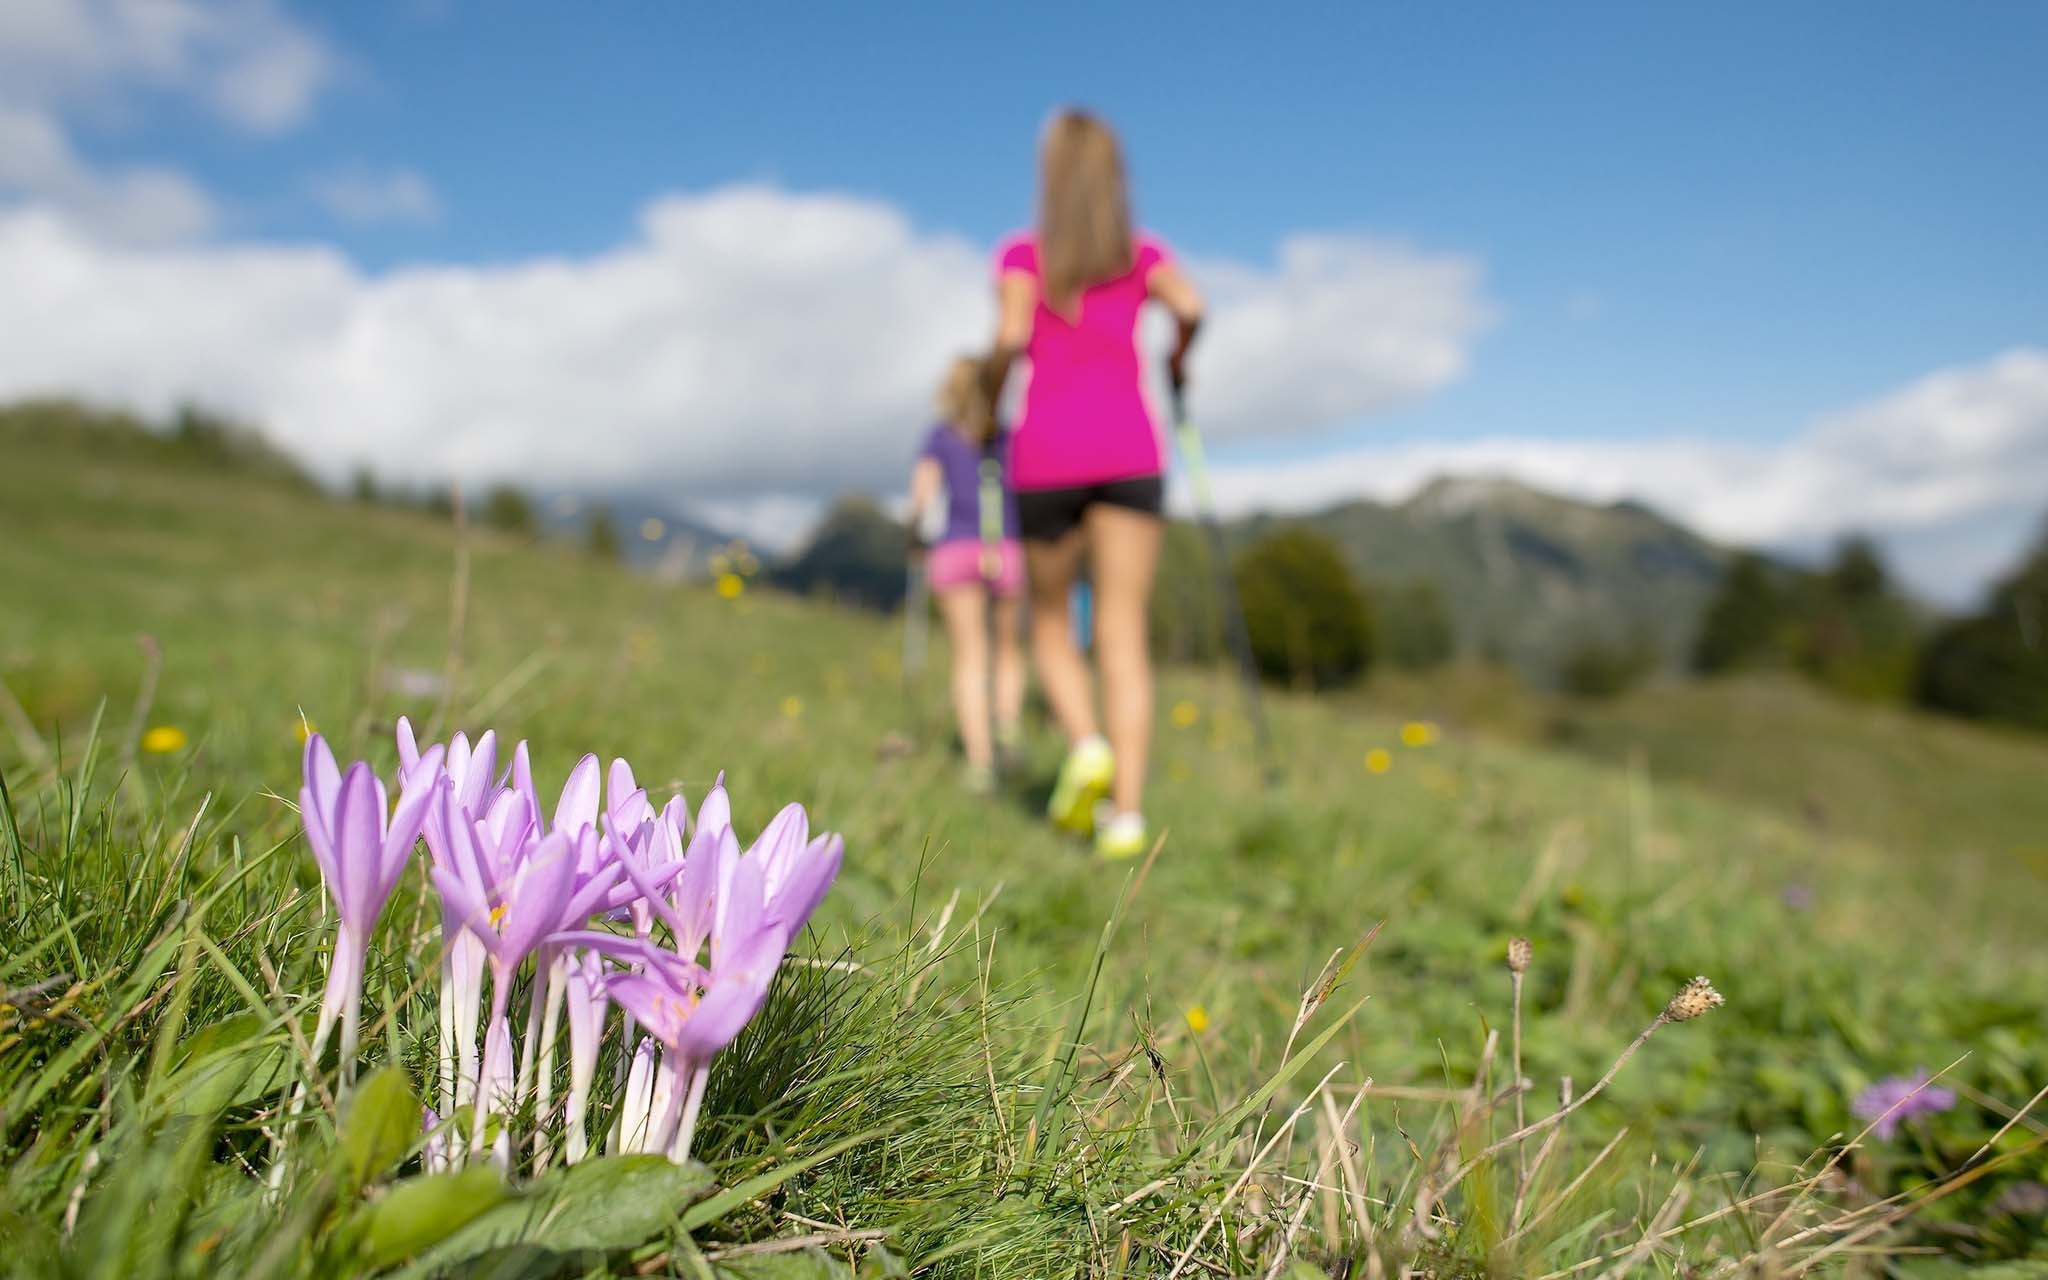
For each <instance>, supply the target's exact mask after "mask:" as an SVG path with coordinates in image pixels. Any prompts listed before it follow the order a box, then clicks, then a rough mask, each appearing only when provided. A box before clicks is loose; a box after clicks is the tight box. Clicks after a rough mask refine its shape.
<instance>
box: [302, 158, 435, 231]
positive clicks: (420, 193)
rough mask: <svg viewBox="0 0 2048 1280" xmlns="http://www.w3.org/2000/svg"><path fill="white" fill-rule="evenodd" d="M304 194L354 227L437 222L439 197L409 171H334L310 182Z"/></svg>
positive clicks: (426, 182) (418, 176)
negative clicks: (373, 224) (308, 192)
mask: <svg viewBox="0 0 2048 1280" xmlns="http://www.w3.org/2000/svg"><path fill="white" fill-rule="evenodd" d="M308 190H309V191H310V192H311V194H312V196H313V199H314V200H315V201H317V202H318V203H319V204H320V206H321V207H322V208H324V209H326V210H327V211H328V212H329V213H331V214H333V215H334V216H335V217H337V218H339V219H341V220H342V221H343V222H348V223H353V224H355V225H357V226H365V225H369V224H372V223H379V222H410V223H433V222H439V221H440V220H441V197H440V196H439V195H438V194H436V193H435V191H434V185H433V184H432V183H431V182H428V181H427V180H426V178H424V177H423V176H421V175H420V174H418V173H415V172H413V171H412V170H410V169H393V170H390V171H387V172H376V171H372V170H369V169H360V168H357V169H338V170H335V171H334V172H332V173H324V174H320V175H318V176H317V177H315V178H313V179H312V180H311V182H310V183H308Z"/></svg>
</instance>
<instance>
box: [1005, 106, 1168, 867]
mask: <svg viewBox="0 0 2048 1280" xmlns="http://www.w3.org/2000/svg"><path fill="white" fill-rule="evenodd" d="M1148 301H1152V302H1159V303H1162V304H1164V305H1165V307H1166V309H1167V310H1168V311H1169V312H1171V313H1172V314H1173V316H1174V318H1175V320H1177V321H1178V326H1177V337H1176V340H1175V343H1174V347H1173V351H1172V354H1171V355H1170V357H1169V358H1168V373H1169V375H1170V376H1171V377H1172V378H1173V380H1174V382H1175V384H1176V385H1179V383H1180V382H1181V381H1182V376H1183V371H1184V361H1185V359H1186V357H1187V352H1188V345H1189V343H1191V342H1192V341H1193V340H1194V336H1195V330H1196V328H1197V327H1198V326H1199V325H1200V323H1201V318H1202V299H1201V296H1200V295H1199V294H1198V293H1196V292H1195V288H1194V286H1193V285H1192V284H1190V283H1189V282H1188V279H1187V277H1186V276H1184V275H1183V274H1181V271H1180V268H1179V267H1177V266H1175V265H1174V263H1173V260H1172V259H1171V258H1170V257H1169V256H1168V255H1167V252H1166V249H1165V248H1164V246H1162V245H1161V244H1160V243H1159V242H1158V241H1157V240H1155V239H1153V238H1152V237H1150V236H1148V235H1145V234H1143V233H1141V232H1139V231H1137V230H1135V229H1134V228H1133V226H1132V224H1131V210H1130V200H1129V197H1128V196H1127V194H1126V192H1125V186H1124V166H1123V157H1122V154H1121V152H1120V150H1119V149H1118V147H1117V141H1116V135H1115V134H1113V133H1111V132H1110V130H1109V128H1108V126H1107V125H1104V124H1103V123H1102V122H1101V121H1099V120H1097V119H1095V118H1094V117H1093V116H1090V115H1088V114H1086V113H1084V112H1080V111H1065V112H1062V113H1060V114H1059V115H1058V116H1057V117H1055V118H1054V119H1053V121H1052V124H1051V126H1050V127H1049V128H1047V130H1046V134H1045V140H1044V143H1043V145H1042V148H1041V152H1040V174H1039V194H1038V226H1037V229H1036V230H1035V231H1033V232H1029V233H1026V234H1024V235H1020V236H1017V237H1015V238H1013V239H1012V240H1010V241H1009V242H1008V243H1007V244H1005V245H1004V246H1003V248H1002V250H1001V252H1000V254H999V256H998V259H997V284H996V302H997V318H996V340H995V349H994V351H993V352H992V353H991V354H990V357H989V383H988V385H989V392H988V395H989V401H990V403H992V404H993V403H996V402H997V401H998V399H999V397H1000V393H1001V391H1002V385H1003V380H1004V377H1005V375H1006V374H1007V373H1008V372H1009V367H1010V365H1011V363H1012V362H1013V361H1014V360H1015V359H1016V357H1018V356H1019V355H1025V356H1029V357H1030V361H1031V377H1030V382H1029V385H1028V386H1027V387H1026V389H1025V395H1024V410H1023V415H1022V416H1021V417H1020V418H1019V419H1018V422H1017V429H1016V440H1015V442H1014V443H1013V445H1012V447H1011V465H1012V468H1013V474H1014V479H1015V481H1016V485H1017V510H1018V515H1019V517H1020V519H1021V528H1022V530H1023V536H1024V556H1025V566H1026V570H1027V573H1028V575H1029V578H1030V582H1031V652H1032V657H1033V658H1034V660H1035V661H1036V663H1037V666H1038V678H1039V682H1040V684H1041V685H1043V687H1044V689H1045V695H1046V700H1047V701H1048V702H1050V703H1051V704H1052V710H1053V714H1054V716H1055V717H1057V718H1058V720H1059V724H1060V728H1061V730H1062V731H1063V732H1064V733H1065V734H1066V737H1067V743H1068V751H1067V758H1066V763H1065V764H1064V765H1062V766H1061V768H1060V774H1059V780H1058V782H1057V783H1056V784H1055V785H1054V788H1053V794H1052V800H1051V803H1050V805H1049V816H1050V817H1051V818H1052V820H1053V821H1054V822H1055V823H1057V824H1058V825H1060V826H1062V827H1065V828H1067V829H1069V830H1072V831H1075V832H1077V833H1080V834H1084V835H1085V834H1089V833H1091V832H1092V833H1093V835H1094V837H1095V847H1096V851H1097V852H1098V853H1100V854H1102V855H1103V856H1105V857H1112V858H1127V857H1130V856H1132V855H1133V854H1138V853H1143V852H1144V851H1145V849H1146V838H1145V818H1144V809H1143V800H1144V794H1145V763H1146V753H1147V751H1148V749H1149V748H1150V746H1151V739H1152V666H1151V657H1150V653H1149V651H1148V650H1147V648H1146V636H1145V629H1146V615H1147V611H1148V608H1149V604H1150V601H1151V596H1152V579H1153V576H1154V574H1155V572H1156V571H1157V569H1158V565H1159V544H1160V539H1161V537H1162V536H1163V532H1164V531H1163V526H1162V525H1161V522H1160V505H1161V500H1162V488H1163V485H1162V481H1161V475H1160V473H1161V471H1162V470H1163V459H1162V456H1161V449H1160V439H1159V430H1158V427H1157V425H1156V423H1155V422H1154V420H1153V415H1152V410H1151V407H1150V406H1149V405H1148V404H1147V403H1146V397H1145V392H1144V387H1143V377H1142V374H1141V370H1140V367H1139V363H1138V341H1137V326H1138V316H1139V313H1140V312H1141V311H1142V310H1143V309H1144V304H1145V303H1146V302H1148ZM1083 561H1086V563H1087V566H1088V574H1089V578H1090V581H1091V584H1092V593H1091V610H1090V612H1091V613H1092V614H1093V617H1092V622H1093V624H1094V649H1095V655H1094V656H1095V662H1096V666H1097V668H1098V669H1099V671H1100V673H1101V677H1102V709H1103V720H1102V722H1101V723H1098V722H1097V720H1096V716H1095V697H1094V690H1093V689H1092V688H1091V683H1092V682H1091V680H1090V674H1089V669H1088V660H1087V658H1086V657H1085V656H1084V655H1083V654H1082V652H1081V650H1080V648H1079V647H1078V646H1077V645H1076V644H1075V637H1074V627H1073V622H1072V620H1071V619H1070V618H1069V616H1068V599H1069V592H1070V588H1071V587H1072V586H1073V583H1074V581H1075V579H1076V578H1077V577H1078V576H1079V574H1080V572H1081V568H1082V564H1083ZM1104 726H1106V727H1107V729H1108V736H1107V737H1104V736H1103V732H1102V730H1103V727H1104ZM1105 796H1106V797H1107V798H1108V799H1107V802H1106V803H1102V802H1103V801H1104V797H1105ZM1098 806H1099V809H1100V811H1099V812H1098Z"/></svg>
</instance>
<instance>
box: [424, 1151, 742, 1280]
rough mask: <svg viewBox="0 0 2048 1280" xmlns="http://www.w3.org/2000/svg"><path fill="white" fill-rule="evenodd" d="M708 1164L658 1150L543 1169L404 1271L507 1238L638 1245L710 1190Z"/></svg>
mask: <svg viewBox="0 0 2048 1280" xmlns="http://www.w3.org/2000/svg"><path fill="white" fill-rule="evenodd" d="M711 1186H712V1177H711V1171H710V1170H708V1169H706V1168H705V1167H704V1166H703V1165H700V1164H688V1165H678V1164H671V1163H670V1162H669V1161H668V1160H667V1159H666V1158H665V1157H662V1156H649V1155H631V1156H610V1157H606V1158H604V1159H599V1160H586V1161H584V1162H583V1163H582V1164H578V1165H573V1166H571V1167H569V1168H566V1169H560V1170H557V1171H555V1172H553V1173H550V1174H548V1175H547V1176H546V1177H544V1178H542V1179H540V1180H539V1181H538V1182H536V1183H534V1184H533V1186H531V1187H530V1188H529V1189H528V1190H527V1191H525V1192H524V1193H523V1194H519V1195H515V1196H511V1197H508V1198H507V1199H505V1200H504V1201H503V1202H502V1203H499V1204H497V1205H494V1206H492V1207H491V1208H490V1209H489V1210H487V1211H486V1212H484V1213H481V1214H479V1215H477V1216H476V1217H475V1218H473V1219H471V1220H470V1221H469V1222H467V1223H466V1224H464V1225H463V1226H462V1227H461V1229H459V1230H457V1231H454V1232H452V1233H450V1234H449V1235H448V1236H447V1237H446V1238H445V1239H443V1240H442V1241H441V1242H440V1243H438V1244H436V1245H435V1246H434V1247H433V1248H431V1249H429V1250H427V1251H426V1252H425V1253H423V1254H422V1255H420V1257H419V1258H418V1260H417V1261H416V1262H415V1264H414V1266H413V1267H412V1268H410V1269H409V1270H408V1271H407V1272H406V1274H408V1275H426V1274H430V1273H432V1272H435V1271H438V1270H440V1269H441V1268H444V1267H447V1266H449V1265H451V1264H453V1263H457V1262H462V1261H465V1260H467V1259H471V1258H478V1257H481V1256H483V1255H484V1254H487V1253H492V1252H494V1251H496V1250H502V1249H506V1248H508V1247H510V1246H513V1245H533V1246H538V1247H540V1248H543V1249H546V1250H549V1251H552V1252H557V1253H573V1252H577V1251H583V1250H589V1251H596V1252H609V1251H611V1250H615V1249H630V1248H632V1247H633V1246H635V1245H639V1244H645V1243H646V1242H647V1241H649V1240H652V1239H654V1238H655V1237H656V1236H659V1235H661V1234H663V1233H664V1232H666V1231H668V1230H670V1229H672V1228H673V1227H675V1226H676V1224H677V1220H678V1219H679V1218H681V1216H682V1213H683V1210H684V1209H686V1208H687V1207H689V1204H690V1202H691V1201H693V1200H695V1199H696V1198H697V1197H699V1196H701V1195H703V1194H704V1193H705V1192H706V1191H708V1190H710V1188H711Z"/></svg>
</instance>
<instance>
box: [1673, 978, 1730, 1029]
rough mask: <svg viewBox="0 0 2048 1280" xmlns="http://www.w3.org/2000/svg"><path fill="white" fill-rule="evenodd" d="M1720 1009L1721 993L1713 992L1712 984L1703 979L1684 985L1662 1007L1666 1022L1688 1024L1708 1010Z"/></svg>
mask: <svg viewBox="0 0 2048 1280" xmlns="http://www.w3.org/2000/svg"><path fill="white" fill-rule="evenodd" d="M1720 1007H1721V993H1720V992H1718V991H1716V990H1714V984H1713V983H1711V982H1708V981H1707V980H1706V979H1705V978H1704V977H1701V978H1694V979H1693V980H1692V981H1691V982H1688V983H1686V984H1685V986H1684V987H1683V988H1681V989H1680V990H1679V992H1678V994H1677V995H1675V996H1673V997H1671V1003H1670V1004H1667V1005H1665V1006H1664V1020H1665V1021H1666V1022H1690V1021H1691V1020H1692V1019H1694V1018H1697V1017H1699V1016H1700V1015H1701V1014H1703V1013H1705V1012H1707V1010H1709V1009H1718V1008H1720Z"/></svg>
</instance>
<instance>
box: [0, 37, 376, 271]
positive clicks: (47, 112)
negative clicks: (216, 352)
mask: <svg viewBox="0 0 2048 1280" xmlns="http://www.w3.org/2000/svg"><path fill="white" fill-rule="evenodd" d="M335 66H336V61H335V58H334V57H333V55H332V54H331V53H329V52H328V50H327V47H326V45H325V44H323V43H322V42H321V41H320V40H319V39H318V38H317V37H315V36H314V35H312V34H311V33H309V32H308V31H306V30H305V29H304V28H302V27H301V26H299V25H298V24H297V23H295V22H294V21H292V20H291V19H290V18H289V17H287V16H286V15H285V14H284V13H283V11H282V10H281V9H280V8H279V7H278V6H277V5H276V4H275V3H272V0H211V2H202V0H5V2H4V3H0V208H4V207H5V205H6V204H7V203H10V202H11V203H15V204H22V203H34V204H38V205H41V206H43V207H45V208H51V209H56V210H58V211H60V212H62V213H63V214H65V215H66V216H67V217H68V218H69V219H71V220H72V221H73V222H74V223H75V224H76V225H78V226H80V227H83V228H85V229H86V230H88V231H90V232H91V233H92V234H93V235H95V236H98V237H100V238H102V239H108V240H119V241H128V242H133V243H141V244H152V243H161V242H165V241H170V240H178V239H185V238H190V237H193V236H198V235H201V234H204V233H205V232H207V231H208V230H210V229H211V228H212V226H213V224H214V222H215V217H216V214H215V209H214V205H213V201H212V200H211V199H209V198H208V197H207V195H206V193H205V192H204V191H203V190H201V189H200V188H199V186H198V185H197V184H196V183H194V182H193V181H191V179H189V178H187V177H185V176H184V175H182V174H179V173H175V172H172V171H170V170H167V169H162V168H156V167H150V166H132V167H109V168H102V167H98V166H95V165H93V164H91V163H89V162H88V161H87V160H86V159H85V158H84V157H82V156H81V155H79V153H78V149H77V147H76V146H75V145H74V143H73V141H72V135H71V132H70V130H69V129H68V128H67V127H66V120H67V118H69V117H72V116H80V115H85V116H90V117H92V118H95V119H98V120H101V121H109V120H111V121H119V120H120V119H121V118H122V117H123V115H124V113H126V112H129V111H131V110H132V109H133V108H134V105H135V101H134V100H135V95H136V94H137V93H138V92H155V93H163V94H172V95H181V96H185V97H189V98H194V99H197V100H199V101H202V102H205V103H207V104H208V105H209V106H210V107H211V108H212V109H213V111H214V112H215V113H216V114H218V115H220V116H222V117H223V118H225V119H227V120H228V121H229V122H231V123H233V124H235V125H236V126H238V127H240V128H242V129H245V130H248V131H251V132H256V133H275V132H278V131H280V130H282V129H286V128H289V127H291V126H292V125H295V124H297V123H298V122H299V121H300V120H302V119H303V118H304V117H305V115H306V113H307V111H309V110H310V109H311V106H312V103H313V99H314V98H315V96H317V94H318V93H319V92H320V90H321V89H322V88H323V87H324V86H325V85H326V84H327V83H328V82H329V81H330V80H331V79H332V77H333V75H334V72H335Z"/></svg>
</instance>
